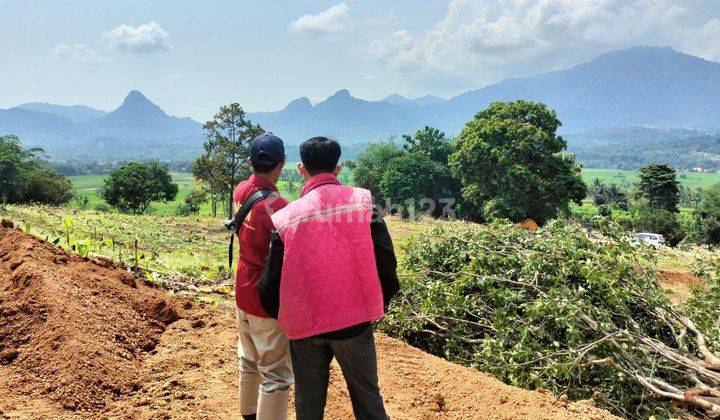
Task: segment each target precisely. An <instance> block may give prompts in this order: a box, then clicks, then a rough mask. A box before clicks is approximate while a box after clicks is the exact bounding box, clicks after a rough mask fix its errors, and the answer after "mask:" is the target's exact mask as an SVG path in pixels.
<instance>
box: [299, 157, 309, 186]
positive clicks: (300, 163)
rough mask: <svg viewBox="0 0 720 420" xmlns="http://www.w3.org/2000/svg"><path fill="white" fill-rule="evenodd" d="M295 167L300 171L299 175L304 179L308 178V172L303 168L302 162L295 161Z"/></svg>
mask: <svg viewBox="0 0 720 420" xmlns="http://www.w3.org/2000/svg"><path fill="white" fill-rule="evenodd" d="M297 169H298V172H300V175H301V176H302V177H303V178H305V180H306V181H307V180H308V179H310V174H309V173H308V171H307V169H306V168H305V165H303V164H302V162H298V163H297Z"/></svg>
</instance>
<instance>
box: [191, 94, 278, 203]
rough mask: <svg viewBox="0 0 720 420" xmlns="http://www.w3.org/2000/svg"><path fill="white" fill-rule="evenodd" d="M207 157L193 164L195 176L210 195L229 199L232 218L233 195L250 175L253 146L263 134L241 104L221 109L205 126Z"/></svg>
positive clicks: (232, 104)
mask: <svg viewBox="0 0 720 420" xmlns="http://www.w3.org/2000/svg"><path fill="white" fill-rule="evenodd" d="M203 130H204V131H205V136H206V141H205V144H204V148H205V154H204V155H203V156H201V157H200V158H198V160H196V161H195V163H194V164H193V174H194V175H195V177H196V178H198V179H200V180H202V181H203V182H205V183H206V184H207V185H208V189H209V190H210V191H211V193H214V194H218V195H220V196H224V197H225V199H226V200H227V201H226V203H227V208H226V210H227V212H226V214H227V215H228V216H230V215H232V193H233V190H234V188H235V186H236V185H237V183H238V182H239V181H240V180H241V179H243V178H246V177H248V176H249V175H250V165H249V163H248V158H249V157H250V143H251V142H252V139H253V138H255V137H256V136H258V135H260V134H262V133H263V132H264V131H263V129H262V127H260V125H258V124H253V123H252V122H251V121H250V120H248V119H247V118H246V116H245V111H244V110H243V109H242V107H241V106H240V104H238V103H235V102H234V103H231V104H230V105H225V106H221V107H220V111H219V112H218V113H217V114H215V116H214V117H213V119H212V120H210V121H208V122H206V123H205V124H204V125H203Z"/></svg>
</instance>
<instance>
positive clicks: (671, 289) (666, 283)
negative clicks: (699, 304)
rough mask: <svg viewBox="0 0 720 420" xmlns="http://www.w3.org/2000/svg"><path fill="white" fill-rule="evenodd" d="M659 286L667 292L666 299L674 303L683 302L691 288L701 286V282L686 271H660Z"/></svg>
mask: <svg viewBox="0 0 720 420" xmlns="http://www.w3.org/2000/svg"><path fill="white" fill-rule="evenodd" d="M659 273H660V279H659V283H660V286H661V287H662V288H663V289H665V290H666V291H667V292H668V297H669V298H670V300H671V301H672V302H674V303H680V302H684V301H685V300H686V299H687V298H688V297H689V296H690V292H691V291H692V288H693V287H695V286H701V285H702V284H703V281H702V280H700V279H699V278H697V277H695V276H694V275H693V274H692V273H688V272H686V271H669V270H660V271H659Z"/></svg>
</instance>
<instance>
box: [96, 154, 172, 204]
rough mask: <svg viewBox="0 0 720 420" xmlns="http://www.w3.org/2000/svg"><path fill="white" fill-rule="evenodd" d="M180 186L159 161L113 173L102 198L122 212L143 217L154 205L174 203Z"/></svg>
mask: <svg viewBox="0 0 720 420" xmlns="http://www.w3.org/2000/svg"><path fill="white" fill-rule="evenodd" d="M177 193H178V185H177V184H175V183H174V182H172V177H171V176H170V173H169V172H168V170H167V168H166V167H165V166H162V165H160V163H158V162H157V161H152V162H150V163H140V162H130V163H128V164H126V165H124V166H122V167H120V168H118V169H116V170H115V171H113V172H112V173H111V174H110V175H109V176H108V177H107V178H106V179H105V181H104V185H103V188H102V189H101V190H100V195H101V196H102V198H104V199H105V201H107V202H108V204H110V205H111V206H113V207H116V208H117V209H118V210H120V211H122V212H128V213H134V214H141V213H144V212H145V211H147V209H148V208H149V207H150V203H151V202H153V201H164V202H168V201H172V200H174V199H175V197H176V196H177Z"/></svg>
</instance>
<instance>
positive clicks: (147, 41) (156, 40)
mask: <svg viewBox="0 0 720 420" xmlns="http://www.w3.org/2000/svg"><path fill="white" fill-rule="evenodd" d="M103 37H104V38H105V40H106V41H107V43H108V44H109V45H110V46H111V47H113V48H115V49H118V50H121V51H129V52H140V53H148V52H156V51H163V50H168V49H170V45H169V44H168V40H169V39H170V34H168V33H167V32H166V31H165V30H164V29H163V28H162V27H160V25H159V24H158V23H157V22H148V23H145V24H142V25H140V26H137V27H132V26H128V25H120V26H118V27H116V28H114V29H112V30H110V31H105V32H103Z"/></svg>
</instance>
